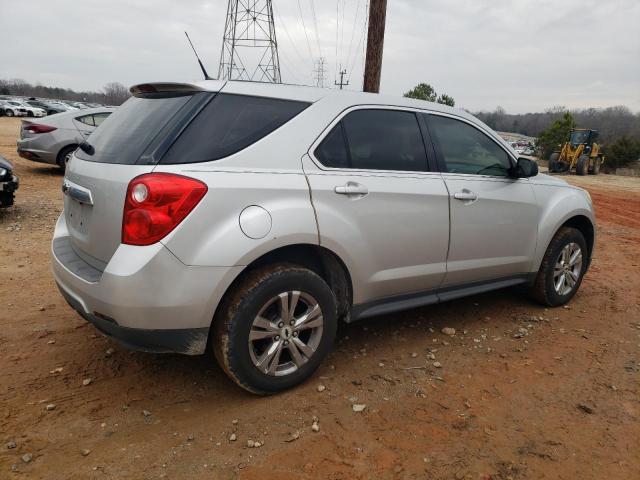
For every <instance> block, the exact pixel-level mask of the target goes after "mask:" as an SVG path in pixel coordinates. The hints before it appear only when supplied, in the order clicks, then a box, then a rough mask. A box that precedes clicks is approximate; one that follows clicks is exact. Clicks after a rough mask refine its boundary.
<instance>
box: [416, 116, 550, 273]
mask: <svg viewBox="0 0 640 480" xmlns="http://www.w3.org/2000/svg"><path fill="white" fill-rule="evenodd" d="M425 118H426V119H427V120H428V125H429V132H430V134H431V138H432V140H433V142H434V147H435V149H436V153H437V156H438V162H439V165H440V169H441V171H442V172H443V173H442V176H443V178H444V181H445V182H446V185H447V188H448V190H449V194H450V204H451V239H450V246H449V255H448V258H447V275H446V277H445V280H444V284H443V285H444V286H452V285H459V284H465V283H471V282H476V281H486V280H493V279H498V278H503V277H511V276H514V275H520V274H526V273H527V272H529V270H530V267H531V261H532V258H533V254H534V251H535V247H536V238H537V228H538V218H539V209H538V207H537V205H536V201H535V197H534V194H533V188H532V186H531V184H530V183H529V179H527V178H511V177H509V173H508V172H509V168H510V167H511V165H512V163H511V162H512V160H511V159H510V156H509V154H508V153H507V151H506V150H505V149H504V148H503V147H502V146H501V145H499V144H498V142H496V141H495V140H494V139H492V138H491V137H490V136H489V135H488V134H487V133H485V132H483V131H481V130H480V129H479V128H478V127H477V126H475V125H473V124H471V123H470V122H467V121H465V120H463V119H460V118H454V117H451V116H446V115H436V114H430V115H426V114H425Z"/></svg>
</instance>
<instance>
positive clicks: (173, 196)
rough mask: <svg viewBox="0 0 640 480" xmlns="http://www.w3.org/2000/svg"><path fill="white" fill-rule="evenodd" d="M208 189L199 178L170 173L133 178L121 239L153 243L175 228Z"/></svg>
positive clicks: (136, 242) (137, 242) (126, 200)
mask: <svg viewBox="0 0 640 480" xmlns="http://www.w3.org/2000/svg"><path fill="white" fill-rule="evenodd" d="M206 193H207V186H206V185H205V184H204V183H202V182H201V181H199V180H196V179H194V178H189V177H183V176H182V175H174V174H171V173H149V174H145V175H141V176H139V177H136V178H134V179H133V180H131V182H130V183H129V186H128V188H127V197H126V199H125V201H124V215H123V217H122V243H126V244H128V245H151V244H152V243H156V242H157V241H158V240H160V239H162V238H164V237H165V236H167V234H169V232H171V231H172V230H173V229H174V228H176V227H177V226H178V225H179V224H180V222H182V220H184V218H185V217H186V216H187V215H189V213H190V212H191V211H192V210H193V209H194V208H195V206H196V205H197V204H198V203H199V202H200V200H202V197H204V195H205V194H206Z"/></svg>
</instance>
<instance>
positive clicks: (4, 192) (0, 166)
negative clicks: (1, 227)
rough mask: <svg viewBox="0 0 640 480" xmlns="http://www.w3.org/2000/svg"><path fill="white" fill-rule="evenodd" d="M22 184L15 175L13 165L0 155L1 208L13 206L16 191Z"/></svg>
mask: <svg viewBox="0 0 640 480" xmlns="http://www.w3.org/2000/svg"><path fill="white" fill-rule="evenodd" d="M19 184H20V182H19V180H18V177H17V175H15V174H14V173H13V165H12V164H11V162H10V161H9V160H7V159H6V158H4V157H3V156H2V155H0V208H4V207H10V206H11V205H13V200H14V195H15V191H16V190H17V189H18V186H19Z"/></svg>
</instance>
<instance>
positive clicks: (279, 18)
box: [274, 8, 308, 63]
mask: <svg viewBox="0 0 640 480" xmlns="http://www.w3.org/2000/svg"><path fill="white" fill-rule="evenodd" d="M274 11H275V13H276V16H277V17H278V25H282V28H283V29H284V33H285V34H286V35H287V38H288V39H289V42H290V43H291V46H292V47H293V50H294V51H295V52H296V55H298V58H299V59H300V60H301V61H302V63H307V60H308V59H305V58H304V57H303V56H302V54H301V53H300V50H298V47H296V42H294V41H293V39H292V38H291V34H290V33H289V29H288V28H287V24H286V22H284V21H283V20H282V16H281V15H280V12H279V11H278V9H277V8H274Z"/></svg>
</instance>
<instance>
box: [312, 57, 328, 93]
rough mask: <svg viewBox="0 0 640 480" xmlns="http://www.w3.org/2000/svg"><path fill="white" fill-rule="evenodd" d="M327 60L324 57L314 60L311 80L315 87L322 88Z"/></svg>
mask: <svg viewBox="0 0 640 480" xmlns="http://www.w3.org/2000/svg"><path fill="white" fill-rule="evenodd" d="M326 66H327V59H326V58H324V57H320V58H318V60H316V65H315V69H314V70H313V75H314V76H313V79H314V80H315V82H316V87H321V88H322V87H324V78H325V73H326Z"/></svg>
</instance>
